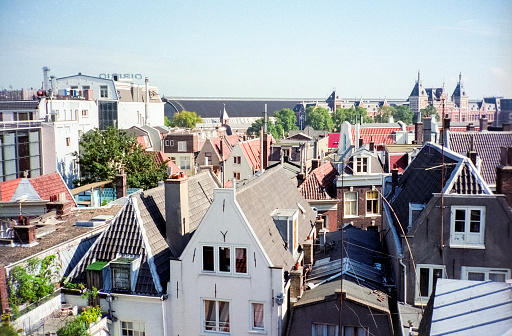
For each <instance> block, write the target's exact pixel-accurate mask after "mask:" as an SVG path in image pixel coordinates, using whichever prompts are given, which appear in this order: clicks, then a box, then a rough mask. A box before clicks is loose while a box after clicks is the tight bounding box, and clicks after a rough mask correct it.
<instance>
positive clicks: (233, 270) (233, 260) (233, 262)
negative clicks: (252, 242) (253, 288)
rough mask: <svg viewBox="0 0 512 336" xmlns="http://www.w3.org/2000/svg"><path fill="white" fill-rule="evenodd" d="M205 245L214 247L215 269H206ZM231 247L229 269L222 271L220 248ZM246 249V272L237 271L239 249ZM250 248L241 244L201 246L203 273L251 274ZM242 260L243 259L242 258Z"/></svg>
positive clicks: (208, 245)
mask: <svg viewBox="0 0 512 336" xmlns="http://www.w3.org/2000/svg"><path fill="white" fill-rule="evenodd" d="M205 247H213V270H209V269H205V267H204V266H205ZM221 248H229V271H221V270H220V269H221V267H220V266H221V265H220V261H221V260H220V249H221ZM238 249H243V250H245V272H239V271H237V260H239V259H237V253H236V252H237V250H238ZM248 256H249V248H248V247H247V246H241V245H229V244H203V245H202V247H201V273H202V274H215V275H231V276H233V275H234V276H247V275H249V262H248ZM240 260H241V259H240Z"/></svg>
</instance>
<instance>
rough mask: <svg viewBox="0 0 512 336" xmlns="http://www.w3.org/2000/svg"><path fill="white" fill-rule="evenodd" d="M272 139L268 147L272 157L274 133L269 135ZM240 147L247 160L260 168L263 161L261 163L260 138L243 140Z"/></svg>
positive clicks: (256, 167) (252, 165) (251, 164)
mask: <svg viewBox="0 0 512 336" xmlns="http://www.w3.org/2000/svg"><path fill="white" fill-rule="evenodd" d="M269 139H270V141H269V142H268V144H267V148H268V151H267V153H268V155H269V157H270V147H271V145H272V144H273V143H274V142H275V141H274V138H273V137H272V135H269ZM239 144H240V148H241V149H242V153H243V154H244V156H245V158H246V159H247V162H249V165H250V166H251V167H252V168H253V169H260V167H261V163H260V139H259V138H256V139H251V140H246V141H242V142H240V143H239Z"/></svg>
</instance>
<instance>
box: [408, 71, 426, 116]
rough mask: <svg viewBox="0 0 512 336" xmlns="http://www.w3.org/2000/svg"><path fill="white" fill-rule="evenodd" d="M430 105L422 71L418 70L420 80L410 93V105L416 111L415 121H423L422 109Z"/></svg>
mask: <svg viewBox="0 0 512 336" xmlns="http://www.w3.org/2000/svg"><path fill="white" fill-rule="evenodd" d="M427 105H428V96H427V92H426V91H425V88H424V87H423V84H422V83H421V80H420V72H419V70H418V80H417V81H416V84H415V85H414V88H413V89H412V91H411V94H410V95H409V107H410V108H411V111H412V112H413V113H414V121H421V113H420V111H421V109H424V108H425V107H427Z"/></svg>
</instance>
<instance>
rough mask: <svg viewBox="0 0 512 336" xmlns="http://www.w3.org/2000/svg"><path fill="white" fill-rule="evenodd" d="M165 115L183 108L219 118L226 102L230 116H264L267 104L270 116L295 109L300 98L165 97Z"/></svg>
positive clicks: (208, 116)
mask: <svg viewBox="0 0 512 336" xmlns="http://www.w3.org/2000/svg"><path fill="white" fill-rule="evenodd" d="M165 100H166V101H167V104H165V115H166V116H167V117H169V118H171V117H173V116H174V113H176V112H181V111H183V110H187V111H191V112H196V113H197V114H198V115H200V116H201V117H203V118H219V116H220V112H221V111H223V109H224V104H226V112H227V113H228V114H229V117H230V118H238V117H263V112H264V111H265V104H267V111H268V115H269V116H273V115H274V112H275V111H278V110H281V109H283V108H289V109H293V108H294V107H295V105H297V104H298V103H299V102H300V101H301V100H300V99H251V98H248V99H233V98H225V99H223V98H218V99H215V98H210V99H208V98H204V99H191V98H183V99H179V98H178V99H173V98H167V99H165Z"/></svg>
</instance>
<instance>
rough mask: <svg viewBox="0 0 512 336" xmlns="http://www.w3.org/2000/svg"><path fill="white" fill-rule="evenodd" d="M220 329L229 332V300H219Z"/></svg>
mask: <svg viewBox="0 0 512 336" xmlns="http://www.w3.org/2000/svg"><path fill="white" fill-rule="evenodd" d="M219 331H223V332H229V302H223V301H219Z"/></svg>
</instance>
